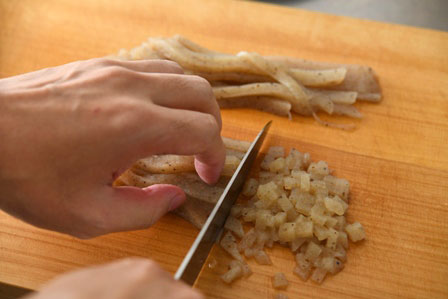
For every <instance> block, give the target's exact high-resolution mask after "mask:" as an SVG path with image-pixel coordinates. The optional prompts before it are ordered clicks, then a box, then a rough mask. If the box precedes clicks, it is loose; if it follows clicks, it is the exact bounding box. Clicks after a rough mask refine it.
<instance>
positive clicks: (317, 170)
mask: <svg viewBox="0 0 448 299" xmlns="http://www.w3.org/2000/svg"><path fill="white" fill-rule="evenodd" d="M308 173H310V174H311V176H312V178H313V179H319V180H321V179H323V178H324V177H325V176H327V175H329V174H330V169H329V168H328V164H327V162H324V161H319V162H317V163H311V164H310V166H308Z"/></svg>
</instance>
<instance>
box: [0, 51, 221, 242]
mask: <svg viewBox="0 0 448 299" xmlns="http://www.w3.org/2000/svg"><path fill="white" fill-rule="evenodd" d="M0 111H1V112H0V113H1V117H0V208H2V209H3V210H5V211H6V212H8V213H10V214H12V215H15V216H17V217H19V218H22V219H23V220H25V221H27V222H29V223H31V224H33V225H36V226H39V227H42V228H47V229H51V230H56V231H59V232H63V233H67V234H71V235H74V236H77V237H80V238H89V237H94V236H98V235H101V234H105V233H109V232H114V231H124V230H133V229H141V228H146V227H148V226H150V225H152V224H153V223H154V222H155V221H156V220H157V219H159V218H160V217H161V216H162V215H164V214H165V213H166V212H167V211H169V210H172V209H174V208H176V207H178V206H179V205H180V204H182V202H183V201H184V200H185V194H184V193H183V191H182V190H181V189H180V188H178V187H175V186H171V185H154V186H150V187H147V188H145V189H139V188H134V187H117V188H115V187H112V182H113V181H114V180H115V178H116V177H118V176H119V175H120V174H121V173H122V172H123V171H124V170H125V169H127V168H128V167H130V166H131V165H132V164H133V162H135V161H136V160H138V159H140V158H143V157H145V156H148V155H153V154H167V153H171V154H180V155H195V167H196V170H197V172H198V174H199V176H200V177H201V178H202V179H203V180H204V181H205V182H207V183H213V182H215V181H216V180H217V179H218V177H219V174H220V171H221V169H222V166H223V163H224V158H225V148H224V145H223V142H222V139H221V137H220V130H221V117H220V112H219V107H218V105H217V103H216V100H215V99H214V96H213V92H212V89H211V87H210V85H209V84H208V82H207V81H206V80H204V79H202V78H200V77H197V76H188V75H183V71H182V69H181V68H180V67H179V65H177V64H176V63H174V62H170V61H162V60H146V61H114V60H109V59H92V60H87V61H78V62H74V63H70V64H66V65H62V66H58V67H55V68H49V69H44V70H40V71H37V72H33V73H28V74H24V75H19V76H16V77H11V78H6V79H2V80H0Z"/></svg>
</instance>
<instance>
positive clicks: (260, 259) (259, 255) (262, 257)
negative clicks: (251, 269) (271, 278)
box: [254, 250, 272, 265]
mask: <svg viewBox="0 0 448 299" xmlns="http://www.w3.org/2000/svg"><path fill="white" fill-rule="evenodd" d="M254 258H255V261H256V262H257V263H259V264H260V265H272V261H271V258H270V257H269V256H268V255H267V254H266V252H264V250H259V251H257V252H255V254H254Z"/></svg>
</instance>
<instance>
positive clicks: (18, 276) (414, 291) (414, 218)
mask: <svg viewBox="0 0 448 299" xmlns="http://www.w3.org/2000/svg"><path fill="white" fill-rule="evenodd" d="M174 34H182V35H185V36H186V37H188V38H190V39H192V40H193V41H196V42H198V43H200V44H202V45H204V46H206V47H209V48H211V49H214V50H218V51H223V52H230V53H236V52H238V51H240V50H246V51H256V52H258V53H260V54H266V55H288V56H293V57H302V58H308V59H315V60H322V61H332V62H341V63H360V64H366V65H370V66H371V67H373V68H374V69H375V70H376V72H377V74H378V76H379V79H380V83H381V86H382V88H383V94H384V100H383V102H382V103H380V104H378V105H377V104H368V103H359V104H357V107H358V108H359V109H360V110H361V112H362V113H363V114H364V116H365V117H364V119H363V120H361V121H356V124H357V125H358V129H357V130H355V131H353V132H346V131H342V130H337V129H331V128H325V127H322V126H319V125H317V124H316V123H315V122H314V121H313V120H312V119H309V118H302V117H294V118H293V120H292V121H289V120H288V119H285V118H280V117H276V116H272V115H269V114H266V113H261V112H258V111H251V110H226V111H222V115H223V123H224V128H223V135H225V136H229V137H234V138H240V139H247V140H251V139H252V138H253V137H255V135H256V133H257V132H258V131H259V130H260V129H261V127H262V126H263V124H264V123H265V122H266V121H267V120H269V119H273V120H274V124H273V127H272V128H271V131H270V134H269V138H268V139H267V142H266V146H268V145H283V146H286V147H287V148H290V147H296V148H298V149H299V150H301V151H308V152H310V153H311V155H312V158H313V159H314V160H319V159H322V160H326V161H328V162H329V165H330V168H332V169H335V173H336V175H337V176H340V177H344V178H347V179H348V180H349V181H350V182H351V186H352V189H351V190H352V197H351V198H352V201H351V204H350V210H349V216H348V218H349V220H351V221H353V220H357V221H360V222H361V223H363V225H364V226H365V228H366V232H367V240H366V241H365V242H362V243H361V244H359V245H354V246H351V248H350V250H349V253H348V263H347V264H346V267H345V269H344V270H343V271H342V272H341V273H340V274H338V275H336V276H334V277H329V278H327V279H326V281H325V282H324V284H323V285H321V286H317V285H315V284H313V283H311V282H306V283H304V282H302V281H300V280H299V279H298V278H297V277H295V276H293V274H292V272H291V271H292V268H293V256H292V255H291V253H289V252H288V250H286V249H284V248H281V247H275V248H274V249H273V250H272V252H271V256H272V259H273V262H274V266H257V265H255V264H254V263H252V261H251V262H250V264H251V265H252V266H253V270H254V274H253V275H252V276H251V277H249V278H248V279H242V280H239V281H238V282H236V283H235V284H234V285H232V286H231V287H228V286H226V285H224V284H223V283H222V282H221V281H220V280H219V278H218V276H219V275H220V274H221V273H222V272H223V271H224V266H225V265H224V260H225V258H223V256H224V254H223V253H222V252H221V251H220V249H217V248H215V249H214V250H213V252H212V254H211V255H212V256H214V257H216V258H217V259H218V260H219V261H220V264H219V266H218V268H217V269H215V270H214V271H212V270H210V269H205V270H204V271H203V273H202V274H201V276H200V277H199V280H198V282H197V284H196V287H198V288H199V289H201V290H202V291H203V292H204V293H205V294H207V295H208V297H210V298H272V296H273V294H274V291H273V290H272V287H271V282H270V276H271V275H272V274H273V273H274V272H278V271H282V272H284V273H285V274H286V276H287V278H288V279H289V281H290V283H291V285H290V286H289V288H288V290H287V291H286V293H287V294H288V295H289V296H290V298H326V297H328V296H333V297H334V298H447V297H448V183H447V182H448V146H447V144H448V33H445V32H439V31H431V30H424V29H417V28H411V27H404V26H398V25H391V24H383V23H376V22H371V21H364V20H356V19H350V18H346V17H336V16H330V15H324V14H318V13H312V12H307V11H302V10H296V9H289V8H284V7H277V6H272V5H265V4H260V3H253V2H243V1H218V0H209V1H205V0H204V1H180V0H179V1H155V0H154V1H149V0H145V1H139V0H129V1H125V0H121V1H119V0H117V1H105V0H97V1H75V0H58V1H50V0H40V1H31V0H30V1H26V0H22V1H9V0H0V77H7V76H12V75H16V74H20V73H24V72H28V71H32V70H36V69H40V68H44V67H48V66H54V65H59V64H62V63H66V62H70V61H74V60H79V59H88V58H92V57H98V56H104V55H108V54H110V53H115V52H117V51H118V50H119V49H120V48H131V47H134V46H136V45H139V44H140V43H141V42H142V41H144V40H145V39H146V38H148V37H150V36H171V35H174ZM335 120H336V121H347V119H343V118H336V119H335ZM0 146H1V141H0ZM0 167H1V166H0ZM196 233H197V231H196V230H195V229H194V228H193V227H192V226H190V225H189V224H187V223H186V222H184V221H183V220H181V219H179V218H177V217H176V216H173V215H168V216H166V217H164V218H163V219H162V220H161V221H160V222H159V223H157V224H156V225H155V226H154V227H152V228H151V229H147V230H143V231H135V232H128V233H118V234H111V235H108V236H104V237H100V238H96V239H93V240H88V241H81V240H77V239H74V238H71V237H67V236H63V235H60V234H57V233H52V232H48V231H44V230H40V229H37V228H34V227H31V226H29V225H27V224H24V223H22V222H21V221H19V220H16V219H14V218H12V217H10V216H8V215H6V214H4V213H0V281H2V282H6V283H10V284H15V285H19V286H23V287H27V288H38V287H39V286H41V285H42V284H43V283H45V282H46V281H48V280H49V279H51V278H53V277H55V276H56V275H58V274H60V273H63V272H66V271H69V270H72V269H75V268H79V267H83V266H88V265H93V264H98V263H103V262H107V261H111V260H115V259H117V258H122V257H128V256H143V257H148V258H152V259H154V260H156V261H157V262H159V263H160V264H161V265H162V266H163V267H164V268H165V269H166V270H168V271H170V272H172V273H174V271H175V270H176V268H177V267H178V265H179V264H180V262H181V260H182V258H183V256H184V255H185V253H186V252H187V250H188V248H189V246H190V245H191V243H192V242H193V240H194V238H195V235H196Z"/></svg>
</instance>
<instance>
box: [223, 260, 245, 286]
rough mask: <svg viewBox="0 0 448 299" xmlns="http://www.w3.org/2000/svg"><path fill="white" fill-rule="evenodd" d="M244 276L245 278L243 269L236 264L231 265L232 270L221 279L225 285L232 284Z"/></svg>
mask: <svg viewBox="0 0 448 299" xmlns="http://www.w3.org/2000/svg"><path fill="white" fill-rule="evenodd" d="M242 276H243V269H242V268H241V266H240V265H239V264H235V263H234V264H231V266H230V269H229V270H228V271H227V272H226V273H224V274H223V275H221V279H222V280H223V281H224V282H225V283H227V284H230V283H232V282H233V281H234V280H236V279H238V278H240V277H242Z"/></svg>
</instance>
